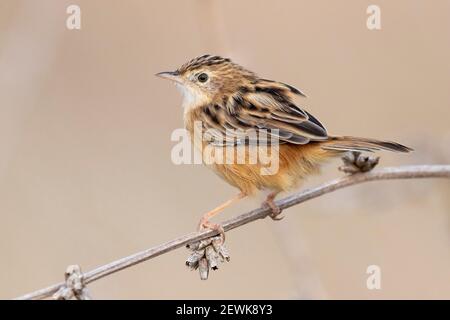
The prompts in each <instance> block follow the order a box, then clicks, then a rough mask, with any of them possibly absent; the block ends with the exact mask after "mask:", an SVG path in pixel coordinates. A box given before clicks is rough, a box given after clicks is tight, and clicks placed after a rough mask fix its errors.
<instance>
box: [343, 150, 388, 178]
mask: <svg viewBox="0 0 450 320" xmlns="http://www.w3.org/2000/svg"><path fill="white" fill-rule="evenodd" d="M379 160H380V157H371V156H364V155H362V154H361V152H358V151H351V152H348V153H346V154H345V155H344V156H343V157H342V162H343V163H344V165H343V166H341V167H339V170H340V171H343V172H345V173H348V174H354V173H358V172H367V171H370V170H372V169H373V168H374V167H375V166H376V165H377V164H378V161H379Z"/></svg>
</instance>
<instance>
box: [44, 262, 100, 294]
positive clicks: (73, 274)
mask: <svg viewBox="0 0 450 320" xmlns="http://www.w3.org/2000/svg"><path fill="white" fill-rule="evenodd" d="M64 277H65V279H66V280H65V285H64V286H62V287H61V288H59V290H58V291H57V292H56V293H55V294H54V295H53V297H52V298H53V300H71V299H75V300H91V299H92V298H91V296H90V295H89V292H88V290H87V288H86V287H85V283H84V276H83V273H82V272H81V268H80V266H78V265H70V266H68V267H67V269H66V272H65V273H64Z"/></svg>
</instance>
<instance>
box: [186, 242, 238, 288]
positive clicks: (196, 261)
mask: <svg viewBox="0 0 450 320" xmlns="http://www.w3.org/2000/svg"><path fill="white" fill-rule="evenodd" d="M186 247H187V248H188V249H189V250H191V251H192V252H191V254H190V255H189V257H188V258H187V260H186V266H188V267H189V269H191V270H197V269H198V271H199V273H200V279H201V280H207V279H208V276H209V270H217V269H219V264H220V263H222V262H225V261H226V262H228V261H230V255H229V254H228V251H227V249H226V248H225V246H224V244H223V239H222V237H221V236H220V235H219V236H215V237H211V238H208V239H205V240H201V241H199V242H195V243H191V244H188V245H187V246H186Z"/></svg>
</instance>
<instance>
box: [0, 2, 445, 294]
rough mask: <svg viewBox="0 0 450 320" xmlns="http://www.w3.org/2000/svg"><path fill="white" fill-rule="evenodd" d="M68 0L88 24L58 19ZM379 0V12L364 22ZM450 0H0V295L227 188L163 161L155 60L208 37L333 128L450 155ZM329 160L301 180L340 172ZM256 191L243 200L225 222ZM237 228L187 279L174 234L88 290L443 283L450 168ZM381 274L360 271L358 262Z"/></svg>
mask: <svg viewBox="0 0 450 320" xmlns="http://www.w3.org/2000/svg"><path fill="white" fill-rule="evenodd" d="M69 4H78V5H80V6H81V10H82V29H81V30H80V31H69V30H67V29H66V26H65V20H66V18H67V14H66V7H67V6H68V5H69ZM370 4H378V5H379V6H380V7H381V18H382V29H381V30H380V31H369V30H368V29H367V28H366V18H367V14H366V8H367V6H368V5H370ZM449 36H450V1H445V0H435V1H432V2H430V1H425V0H414V1H413V0H397V1H387V0H377V1H364V0H353V1H346V2H345V6H344V5H343V3H342V2H340V1H331V0H329V1H324V0H321V1H293V0H292V1H277V2H275V1H258V0H252V1H237V0H235V1H207V0H192V1H174V0H172V1H146V0H128V1H126V3H125V1H119V0H97V1H87V0H84V1H83V0H78V1H65V0H64V1H63V0H40V1H34V0H2V1H1V2H0V112H1V113H0V114H1V116H0V216H1V224H0V256H1V258H0V259H1V260H0V261H1V263H0V298H12V297H15V296H17V295H20V294H24V293H26V292H28V291H32V290H35V289H39V288H41V287H44V286H47V285H50V284H52V283H54V282H59V281H61V280H62V279H63V273H64V270H65V268H66V266H67V265H69V264H74V263H76V264H80V265H81V266H82V268H83V270H90V269H92V268H94V267H96V266H99V265H102V264H105V263H107V262H110V261H112V260H115V259H117V258H121V257H123V256H126V255H128V254H131V253H134V252H136V251H139V250H142V249H145V248H148V247H151V246H153V245H157V244H159V243H162V242H164V241H166V240H170V239H172V238H174V237H176V236H179V235H182V234H185V233H188V232H191V231H193V230H194V229H195V227H196V224H197V221H198V219H199V217H200V216H201V214H203V213H204V212H205V211H207V210H209V209H211V208H213V207H215V206H216V205H217V204H219V203H220V202H222V201H223V200H225V199H227V198H228V197H230V196H231V195H233V194H234V193H235V190H234V189H233V188H232V187H230V186H228V185H227V184H226V183H224V182H222V181H221V180H220V179H219V178H217V177H216V176H215V175H214V174H212V173H211V172H209V171H208V170H207V169H206V168H204V167H202V166H198V165H196V166H187V165H183V166H175V165H173V164H172V162H171V160H170V150H171V148H172V147H173V145H174V142H171V141H170V134H171V132H172V131H173V130H174V129H176V128H179V127H181V126H182V114H181V109H180V107H179V105H180V101H181V98H180V97H179V95H178V93H177V92H176V90H175V88H174V87H173V86H171V85H169V83H167V82H165V81H162V80H160V79H157V78H156V77H154V76H153V75H154V74H155V73H156V72H159V71H166V70H170V69H174V68H176V67H178V66H179V65H180V64H182V63H184V62H185V61H186V60H188V59H190V58H192V57H194V56H197V55H200V54H204V53H213V54H220V55H224V56H228V57H232V58H233V59H234V60H235V61H236V62H238V63H240V64H243V65H244V66H246V67H248V68H250V69H252V70H255V71H256V72H258V73H259V74H260V75H263V76H265V77H267V78H272V79H277V80H281V81H284V82H286V83H289V84H292V85H294V86H297V87H299V88H301V89H302V90H304V91H305V92H306V93H307V94H308V96H309V98H308V99H306V100H301V101H300V103H301V105H303V106H305V107H306V108H307V110H309V111H311V112H312V113H313V114H314V115H316V116H317V117H318V118H319V119H321V120H322V121H323V123H324V124H325V125H326V126H327V128H328V130H329V131H330V132H332V133H337V134H353V135H359V136H368V137H374V138H387V139H394V140H398V141H399V142H402V143H404V144H407V145H409V146H412V147H413V148H414V149H415V150H416V151H415V152H414V153H413V154H412V155H400V154H387V153H386V154H384V153H383V154H382V162H381V165H382V166H386V165H401V164H420V163H450V151H449V149H448V146H449V144H450V126H449V119H450V90H449V83H450V60H449V56H450V41H449V39H450V37H449ZM338 165H339V162H338V161H336V162H333V163H331V164H330V165H329V166H328V167H326V168H325V169H324V172H323V175H321V176H320V177H317V178H314V179H311V180H310V181H308V183H307V184H306V187H307V186H312V185H316V184H318V183H320V182H321V181H326V180H327V179H330V178H333V177H337V176H339V175H340V173H339V172H338V171H337V170H336V167H337V166H338ZM256 205H259V202H258V200H250V201H247V202H243V203H241V204H239V205H237V206H235V207H233V208H231V209H229V210H227V211H226V213H225V214H223V215H222V216H221V217H220V218H219V220H221V219H222V220H223V219H226V218H229V217H231V216H233V215H236V214H239V213H241V212H243V211H244V210H247V209H251V208H253V207H255V206H256ZM285 215H286V217H285V219H284V220H283V221H281V222H279V223H273V222H272V221H271V220H264V221H258V222H255V223H252V224H251V225H248V226H245V227H243V228H239V229H237V230H234V231H232V232H230V233H229V234H228V239H227V244H228V248H229V250H230V252H231V255H232V260H231V262H230V263H228V264H226V265H224V266H223V267H222V268H221V269H220V270H219V272H214V273H213V274H211V276H210V279H209V280H208V281H206V282H201V281H200V280H199V278H198V274H197V273H196V272H189V271H188V270H187V269H186V268H185V266H184V260H185V258H186V256H187V251H186V250H184V249H179V250H177V251H173V252H171V253H168V254H165V255H163V256H161V257H158V258H156V259H154V260H151V261H149V262H146V263H144V264H141V265H138V266H136V267H133V268H130V269H127V270H125V271H122V272H120V273H118V274H115V275H113V276H110V277H107V278H105V279H102V280H100V281H98V282H95V283H93V284H92V285H90V286H89V287H90V289H91V293H92V295H93V296H94V297H95V298H105V299H123V298H125V299H131V298H137V299H147V298H150V299H166V298H192V299H197V298H236V299H241V298H275V299H277V298H287V299H290V298H294V299H295V298H306V299H310V298H330V299H347V298H359V299H379V298H387V299H391V298H407V299H412V298H425V299H429V298H438V299H450V250H449V245H450V232H449V231H450V222H449V218H450V183H449V182H448V180H411V181H394V182H377V183H372V184H366V185H362V186H357V187H354V188H348V189H345V190H342V191H339V192H336V193H333V194H329V195H327V196H324V197H321V198H319V199H316V200H313V201H309V202H308V203H305V204H303V205H300V206H296V207H294V208H291V209H289V210H287V211H286V212H285ZM372 264H376V265H379V266H380V267H381V271H382V289H381V290H378V291H377V290H374V291H371V290H368V289H367V288H366V278H367V274H366V268H367V266H369V265H372Z"/></svg>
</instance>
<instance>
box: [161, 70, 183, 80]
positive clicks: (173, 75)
mask: <svg viewBox="0 0 450 320" xmlns="http://www.w3.org/2000/svg"><path fill="white" fill-rule="evenodd" d="M155 76H157V77H160V78H163V79H169V80H171V81H174V82H178V83H181V77H180V73H179V72H178V71H165V72H160V73H157V74H155Z"/></svg>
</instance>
